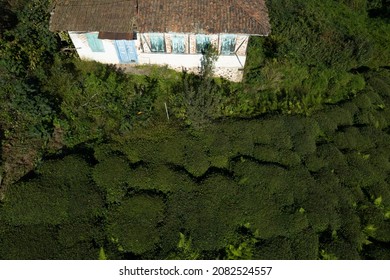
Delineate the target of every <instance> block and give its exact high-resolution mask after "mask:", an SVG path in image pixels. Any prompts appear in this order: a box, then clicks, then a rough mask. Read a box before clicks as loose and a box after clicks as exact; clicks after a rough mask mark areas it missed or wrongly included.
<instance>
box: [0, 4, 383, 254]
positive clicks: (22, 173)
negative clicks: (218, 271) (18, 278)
mask: <svg viewBox="0 0 390 280" xmlns="http://www.w3.org/2000/svg"><path fill="white" fill-rule="evenodd" d="M0 1H1V2H0V3H1V6H2V7H4V9H3V10H2V11H1V12H0V13H1V21H0V25H1V26H0V99H1V102H0V139H1V144H0V148H1V157H0V190H1V194H2V201H1V203H0V258H1V259H97V258H109V259H127V258H137V259H216V258H218V259H335V258H337V259H360V258H362V259H389V258H390V188H389V184H390V177H389V174H390V135H389V133H390V111H389V108H390V69H389V67H390V49H389V48H388V47H387V46H389V45H390V23H389V20H388V18H389V12H390V11H389V6H388V1H379V0H353V1H352V0H344V1H331V0H326V1H324V0H322V1H319V0H311V1H304V3H298V4H297V3H296V1H291V0H283V1H267V3H268V7H269V10H270V17H271V25H272V34H271V35H270V36H269V37H267V38H252V39H251V42H250V50H249V54H248V63H247V65H246V70H245V71H246V72H245V77H244V81H243V83H240V84H234V83H229V82H227V81H224V80H221V79H212V78H211V77H210V73H211V71H212V69H211V68H208V67H209V66H210V65H211V64H207V65H206V68H205V69H206V71H205V73H203V75H200V76H195V75H192V74H188V73H184V74H182V75H179V74H177V73H175V72H171V71H169V70H167V69H164V68H153V69H152V70H148V71H149V72H150V73H149V74H148V76H137V75H129V74H125V73H123V72H122V71H120V70H118V69H117V68H115V67H114V66H104V65H101V64H98V63H94V62H85V61H80V60H79V59H77V57H75V56H74V55H73V54H72V53H68V52H66V51H64V50H63V48H64V47H65V48H67V47H68V45H67V44H68V42H67V41H66V40H65V41H64V40H62V39H60V37H58V36H57V35H56V34H53V33H51V32H49V31H48V28H47V25H48V19H49V15H48V13H47V11H48V7H49V4H50V3H49V1H46V0H33V1H24V0H17V1H15V0H14V1H5V0H0ZM301 2H302V1H301ZM62 38H63V39H64V36H62ZM205 59H206V60H207V59H208V58H207V56H205ZM209 59H210V57H209ZM211 60H212V58H211ZM165 105H167V107H165ZM167 114H168V116H169V117H170V118H169V119H168V118H167Z"/></svg>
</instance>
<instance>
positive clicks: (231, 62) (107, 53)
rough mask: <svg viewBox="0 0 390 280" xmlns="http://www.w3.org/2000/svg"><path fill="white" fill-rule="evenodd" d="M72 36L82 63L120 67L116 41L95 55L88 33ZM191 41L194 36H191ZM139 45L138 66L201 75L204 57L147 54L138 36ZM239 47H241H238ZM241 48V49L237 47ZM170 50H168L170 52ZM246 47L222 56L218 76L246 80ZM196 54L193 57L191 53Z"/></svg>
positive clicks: (137, 45)
mask: <svg viewBox="0 0 390 280" xmlns="http://www.w3.org/2000/svg"><path fill="white" fill-rule="evenodd" d="M91 33H98V32H91ZM69 36H70V38H71V39H72V42H73V44H74V46H75V48H76V49H77V52H78V54H79V56H80V58H81V59H85V60H95V61H98V62H101V63H107V64H119V63H120V62H119V58H118V55H117V52H116V48H115V46H114V41H112V40H102V41H103V47H104V52H92V50H91V48H90V47H89V45H88V41H87V38H86V33H82V32H72V31H70V32H69ZM188 36H190V37H189V38H191V37H192V36H193V35H188ZM215 36H217V35H215ZM138 37H139V38H138V40H137V41H136V48H137V53H138V64H141V65H145V64H155V65H162V66H168V67H169V68H172V69H175V70H178V71H181V70H182V69H186V70H188V71H192V72H197V70H199V67H200V61H201V57H202V55H201V54H196V53H194V51H191V50H189V53H186V54H172V53H151V52H143V49H144V46H142V45H141V44H142V43H144V42H142V43H141V42H140V38H141V36H138ZM248 37H249V36H246V35H241V36H240V37H238V38H239V40H240V41H241V42H242V41H244V40H245V39H246V40H247V39H248ZM237 45H238V44H237ZM237 47H238V46H237ZM167 49H168V48H167ZM243 49H244V50H246V44H245V45H242V44H241V48H240V52H237V53H239V54H240V55H239V56H236V55H221V56H219V57H218V60H217V62H216V63H215V73H216V75H218V76H222V77H225V78H227V79H229V80H233V81H240V80H241V79H242V71H241V70H242V68H244V65H245V61H246V56H245V51H243ZM191 52H192V53H191Z"/></svg>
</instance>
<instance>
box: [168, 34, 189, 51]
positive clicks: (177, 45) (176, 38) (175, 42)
mask: <svg viewBox="0 0 390 280" xmlns="http://www.w3.org/2000/svg"><path fill="white" fill-rule="evenodd" d="M171 39H172V52H173V53H185V51H186V48H185V44H184V35H172V36H171Z"/></svg>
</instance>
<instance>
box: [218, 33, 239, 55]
mask: <svg viewBox="0 0 390 280" xmlns="http://www.w3.org/2000/svg"><path fill="white" fill-rule="evenodd" d="M235 50H236V35H232V34H224V35H221V54H223V55H229V54H233V53H234V51H235Z"/></svg>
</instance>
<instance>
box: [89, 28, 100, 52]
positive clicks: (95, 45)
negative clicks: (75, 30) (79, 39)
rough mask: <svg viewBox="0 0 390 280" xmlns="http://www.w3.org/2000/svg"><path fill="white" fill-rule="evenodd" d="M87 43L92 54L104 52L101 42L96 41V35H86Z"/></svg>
mask: <svg viewBox="0 0 390 280" xmlns="http://www.w3.org/2000/svg"><path fill="white" fill-rule="evenodd" d="M87 41H88V45H89V47H90V48H91V50H92V51H93V52H104V47H103V42H102V40H100V39H98V34H97V33H93V34H92V33H87Z"/></svg>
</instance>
